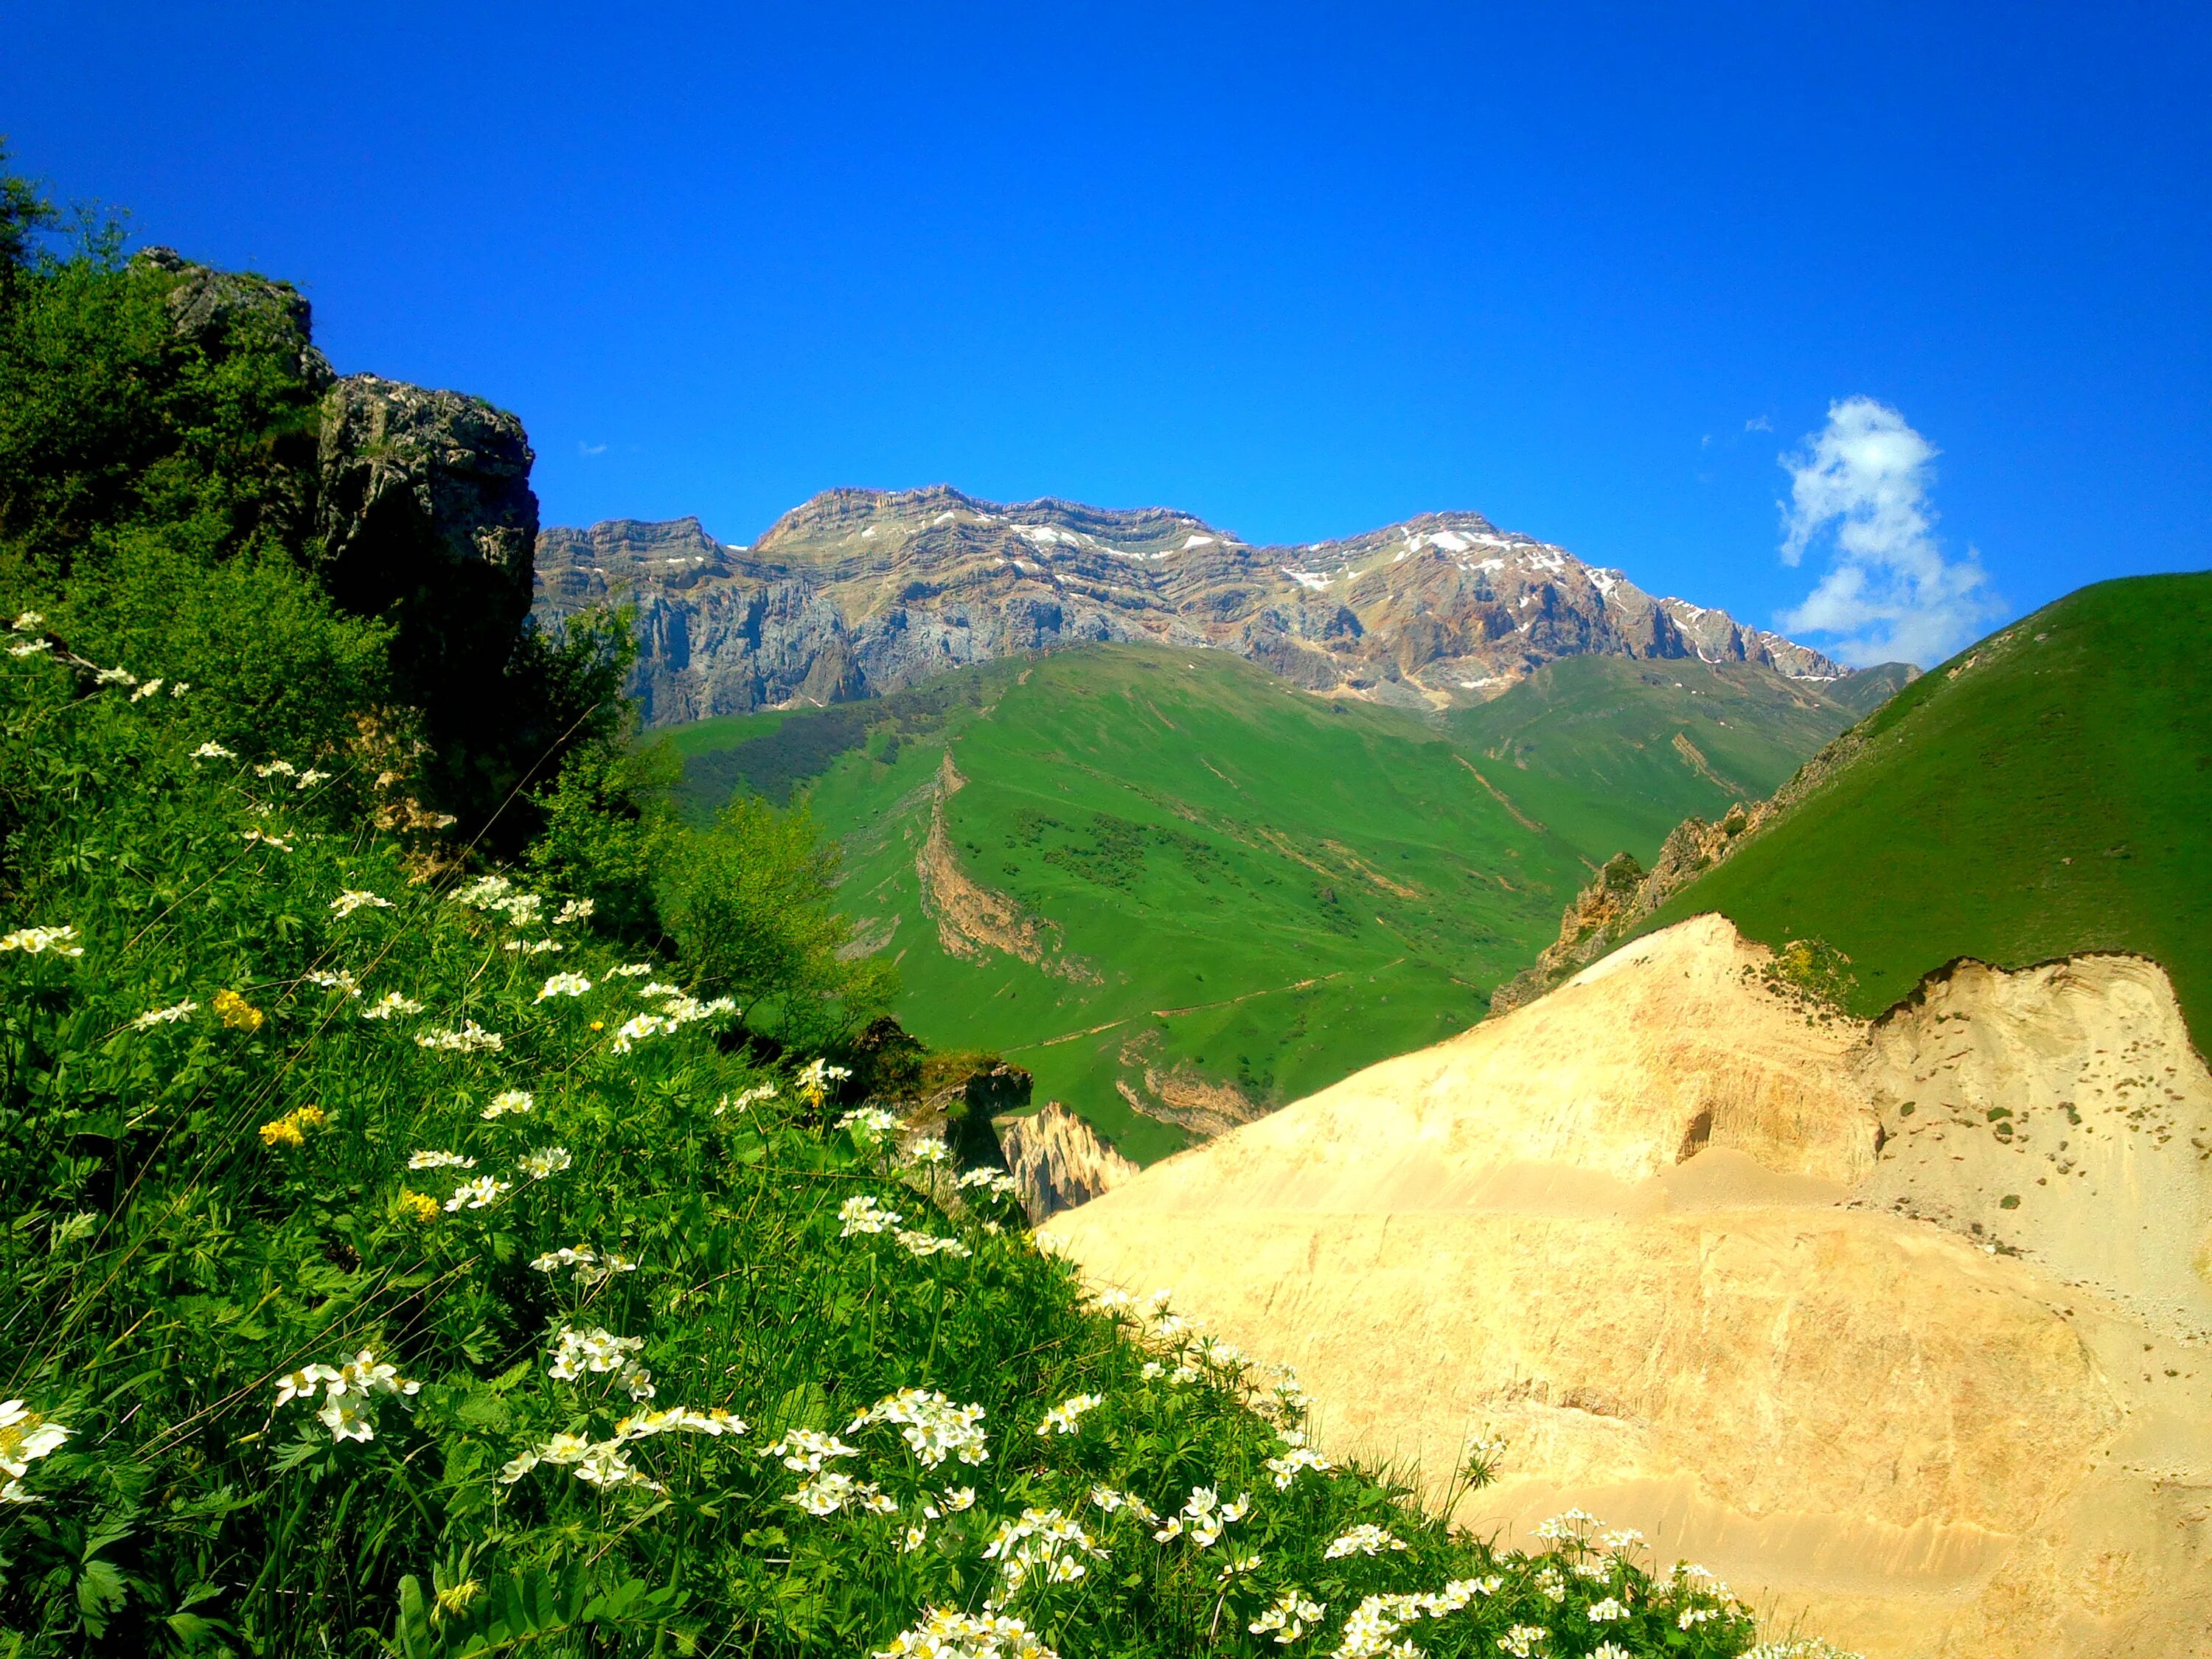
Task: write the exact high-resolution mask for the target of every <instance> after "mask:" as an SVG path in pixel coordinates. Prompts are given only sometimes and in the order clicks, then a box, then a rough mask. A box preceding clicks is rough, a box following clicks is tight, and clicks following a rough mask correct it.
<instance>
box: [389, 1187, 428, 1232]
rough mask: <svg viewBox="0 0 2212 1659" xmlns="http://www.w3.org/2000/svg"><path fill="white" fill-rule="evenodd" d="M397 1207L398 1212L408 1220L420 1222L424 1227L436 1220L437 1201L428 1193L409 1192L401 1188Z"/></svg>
mask: <svg viewBox="0 0 2212 1659" xmlns="http://www.w3.org/2000/svg"><path fill="white" fill-rule="evenodd" d="M398 1207H399V1212H400V1213H401V1214H402V1215H404V1216H405V1217H407V1218H409V1219H410V1220H411V1221H420V1222H422V1223H424V1224H425V1225H428V1223H430V1222H433V1221H435V1220H436V1219H437V1218H438V1200H436V1199H435V1198H433V1197H431V1196H430V1194H428V1193H417V1192H410V1191H409V1190H408V1189H407V1188H404V1187H402V1188H400V1189H399V1203H398Z"/></svg>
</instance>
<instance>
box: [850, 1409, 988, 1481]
mask: <svg viewBox="0 0 2212 1659" xmlns="http://www.w3.org/2000/svg"><path fill="white" fill-rule="evenodd" d="M872 1423H889V1424H891V1425H895V1426H896V1428H897V1429H898V1431H899V1435H900V1437H901V1438H902V1439H903V1440H904V1441H905V1442H906V1443H907V1445H908V1447H909V1448H910V1449H912V1450H913V1452H914V1455H915V1458H916V1459H917V1460H919V1461H920V1462H921V1466H922V1467H923V1468H929V1469H933V1468H937V1467H938V1466H939V1464H941V1463H943V1462H945V1459H946V1458H948V1457H954V1456H957V1457H958V1458H959V1460H960V1461H961V1462H963V1463H968V1464H980V1463H987V1462H990V1459H991V1454H990V1452H989V1451H988V1450H987V1449H986V1445H985V1442H986V1441H987V1438H988V1436H987V1434H986V1432H985V1431H984V1428H983V1408H982V1407H981V1406H960V1405H955V1404H954V1403H953V1402H952V1401H951V1400H948V1399H947V1398H946V1397H945V1395H941V1394H936V1393H933V1392H932V1391H931V1390H929V1389H900V1390H899V1391H898V1392H897V1393H896V1394H893V1395H885V1396H884V1398H883V1399H881V1400H878V1401H876V1403H875V1404H874V1405H872V1406H871V1407H868V1409H867V1410H866V1411H864V1412H862V1413H860V1415H859V1416H858V1417H855V1418H854V1419H853V1420H852V1421H851V1422H850V1423H848V1424H847V1425H845V1432H846V1433H848V1434H857V1433H858V1432H859V1431H860V1430H862V1429H864V1428H866V1427H867V1426H868V1425H870V1424H872Z"/></svg>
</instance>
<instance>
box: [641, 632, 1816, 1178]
mask: <svg viewBox="0 0 2212 1659" xmlns="http://www.w3.org/2000/svg"><path fill="white" fill-rule="evenodd" d="M1692 691H1694V692H1695V693H1696V696H1695V697H1694V699H1693V698H1692V696H1691V693H1692ZM1850 719H1851V715H1850V713H1849V712H1848V711H1846V710H1844V709H1843V708H1839V707H1838V706H1837V705H1836V704H1835V703H1834V702H1832V701H1830V700H1828V699H1827V698H1826V697H1825V696H1823V695H1822V693H1821V691H1820V690H1819V689H1817V688H1807V687H1800V686H1795V685H1792V684H1790V683H1789V682H1786V681H1784V680H1781V679H1779V678H1777V677H1776V676H1774V675H1772V674H1771V673H1767V672H1766V671H1764V670H1759V669H1755V668H1743V667H1741V666H1735V667H1728V668H1715V667H1709V666H1707V665H1703V664H1691V665H1670V667H1669V668H1668V669H1667V670H1665V671H1662V670H1660V669H1657V668H1655V667H1653V666H1651V665H1639V664H1635V663H1627V662H1615V661H1613V660H1611V659H1577V660H1574V661H1571V662H1566V663H1560V664H1555V665H1553V666H1552V667H1550V668H1547V669H1546V670H1545V671H1543V672H1542V673H1541V674H1539V675H1538V676H1537V677H1536V678H1535V679H1534V680H1533V681H1532V682H1531V683H1530V684H1529V685H1528V686H1527V687H1523V688H1521V689H1519V690H1516V692H1514V693H1513V694H1510V696H1507V697H1505V698H1501V699H1500V700H1499V701H1498V702H1497V703H1494V704H1492V705H1491V706H1490V707H1489V708H1486V709H1478V710H1473V711H1468V713H1467V714H1462V715H1459V716H1455V717H1454V719H1453V720H1451V721H1450V722H1449V723H1446V722H1439V721H1435V720H1425V719H1423V718H1420V717H1419V716H1417V715H1413V714H1406V713H1403V712H1401V711H1398V710H1393V709H1387V708H1377V707H1375V706H1373V705H1370V704H1366V703H1362V702H1351V701H1343V700H1330V699H1324V698H1317V697H1314V696H1309V695H1306V694H1305V693H1303V692H1300V691H1298V690H1295V689H1294V688H1292V687H1291V686H1289V685H1287V684H1285V683H1284V682H1283V681H1281V680H1279V679H1278V678H1274V677H1273V676H1271V675H1269V674H1267V673H1266V672H1264V671H1261V670H1260V669H1258V668H1255V666H1253V665H1251V664H1249V663H1246V662H1244V661H1243V660H1241V659H1236V658H1232V657H1230V656H1227V655H1225V654H1224V653H1212V652H1205V653H1193V652H1183V651H1171V650H1162V649H1157V648H1152V647H1122V646H1117V647H1098V648H1092V649H1085V650H1080V651H1072V652H1063V653H1054V655H1052V656H1049V657H1048V658H1045V659H1041V660H1038V661H1036V662H1034V663H1030V664H1026V665H1024V664H1020V663H1012V662H1007V663H997V664H990V665H983V666H981V667H979V668H975V669H969V670H963V671H960V672H958V673H956V674H952V675H949V676H946V677H945V678H943V679H941V680H938V681H935V682H933V683H931V684H928V685H926V686H922V687H918V688H916V689H915V690H912V691H907V692H902V693H899V694H897V695H896V696H891V697H887V698H884V699H882V700H880V701H878V702H866V703H853V704H843V705H839V706H836V707H834V708H825V709H816V710H808V711H804V712H800V713H793V714H773V715H762V716H750V717H744V718H741V719H726V720H717V721H712V722H702V723H700V724H699V725H698V726H688V727H681V728H678V729H677V731H676V732H675V733H674V734H673V735H674V737H675V738H676V741H677V743H678V746H679V748H680V749H681V750H682V751H683V752H684V755H685V762H684V766H685V772H684V780H685V781H684V804H685V806H686V810H687V811H690V812H693V813H694V814H696V815H701V816H703V815H705V814H708V813H711V812H712V811H713V810H714V807H715V806H717V805H719V804H720V802H721V801H722V800H723V799H726V798H727V797H728V796H729V795H730V794H731V793H732V792H734V791H737V790H741V789H749V790H752V791H757V792H758V793H764V794H767V795H768V796H769V798H770V799H779V800H780V799H785V798H786V797H787V796H788V795H789V793H791V792H792V791H793V788H795V787H804V788H805V790H806V791H807V792H808V799H810V801H811V805H812V808H813V811H814V812H815V814H816V815H817V817H818V818H819V819H820V821H821V822H822V823H823V827H824V829H827V830H828V831H829V833H830V834H831V835H833V836H837V837H838V838H840V839H841V840H842V842H843V845H844V848H845V854H846V859H847V867H848V876H847V879H846V882H845V884H844V887H843V890H842V896H843V901H844V902H845V904H846V905H847V907H848V909H850V911H851V912H852V914H853V915H854V917H855V918H856V919H858V920H859V921H860V922H861V924H862V928H863V937H864V938H866V939H867V940H868V941H869V942H870V943H872V944H873V945H877V946H878V947H879V948H881V949H883V950H884V951H887V952H888V953H890V954H891V955H892V956H894V957H896V960H897V962H898V964H899V969H900V972H901V974H902V976H903V979H904V981H905V987H906V988H905V993H904V996H903V998H902V1001H901V1003H900V1005H899V1013H900V1018H902V1020H903V1021H905V1022H906V1023H907V1024H908V1025H909V1026H910V1027H911V1028H912V1029H913V1030H915V1032H916V1033H917V1034H918V1035H919V1036H922V1037H923V1038H924V1039H925V1040H926V1041H927V1042H931V1043H933V1044H935V1045H938V1046H942V1047H975V1048H992V1049H996V1050H998V1051H1000V1052H1001V1053H1004V1054H1007V1055H1008V1056H1009V1057H1010V1058H1012V1059H1014V1060H1018V1062H1019V1063H1020V1064H1021V1065H1023V1066H1027V1067H1029V1068H1030V1070H1032V1071H1033V1072H1034V1073H1036V1079H1037V1097H1038V1098H1039V1099H1040V1100H1042V1099H1047V1098H1054V1099H1060V1100H1062V1101H1064V1102H1066V1103H1067V1104H1068V1105H1069V1106H1071V1107H1073V1108H1074V1109H1076V1110H1078V1111H1079V1112H1081V1113H1082V1114H1083V1115H1085V1116H1086V1117H1087V1118H1089V1119H1091V1121H1093V1122H1094V1123H1096V1124H1097V1125H1098V1126H1099V1127H1101V1128H1102V1129H1103V1130H1105V1131H1106V1132H1107V1133H1109V1135H1111V1136H1112V1137H1113V1138H1114V1139H1115V1141H1116V1143H1117V1144H1118V1145H1119V1146H1121V1148H1122V1150H1123V1151H1125V1152H1127V1153H1128V1154H1129V1155H1130V1156H1132V1157H1134V1158H1139V1159H1140V1160H1149V1159H1151V1158H1157V1157H1158V1156H1161V1155H1164V1153H1166V1152H1170V1151H1173V1150H1174V1149H1175V1148H1176V1147H1177V1146H1181V1145H1182V1144H1183V1142H1184V1141H1185V1139H1187V1132H1188V1130H1189V1129H1190V1128H1192V1127H1209V1126H1210V1127H1218V1118H1210V1117H1208V1116H1207V1114H1208V1113H1210V1112H1218V1110H1219V1109H1222V1108H1223V1107H1224V1106H1226V1107H1227V1109H1230V1110H1231V1112H1232V1113H1233V1112H1235V1111H1238V1110H1246V1111H1249V1110H1255V1109H1263V1108H1267V1107H1272V1106H1275V1105H1279V1104H1281V1103H1284V1102H1285V1101H1287V1100H1291V1099H1295V1098H1297V1097H1298V1096H1300V1095H1302V1094H1304V1093H1307V1092H1310V1091H1312V1090H1314V1089H1317V1088H1321V1087H1323V1086H1325V1085H1328V1084H1329V1083H1331V1082H1334V1080H1336V1079H1338V1078H1340V1077H1343V1076H1345V1075H1346V1074H1348V1073H1351V1072H1352V1071H1354V1070H1357V1069H1358V1067H1359V1066H1364V1065H1366V1064H1369V1063H1370V1062H1372V1061H1374V1060H1380V1059H1383V1058H1385V1057H1387V1056H1388V1055H1390V1054H1401V1053H1404V1052H1406V1051H1407V1050H1408V1049H1411V1048H1419V1047H1420V1046H1422V1045H1423V1044H1425V1043H1428V1042H1434V1041H1436V1040H1437V1039H1438V1038H1440V1037H1443V1036H1448V1035H1449V1034H1450V1033H1452V1032H1454V1031H1456V1030H1462V1029H1463V1028H1464V1027H1466V1026H1468V1025H1469V1024H1473V1023H1474V1021H1475V1020H1476V1019H1478V1018H1480V1016H1481V1014H1482V1012H1483V1011H1484V1008H1485V1006H1486V997H1487V994H1488V992H1489V991H1490V990H1491V989H1492V987H1494V986H1496V985H1497V984H1498V982H1499V981H1502V980H1504V979H1506V978H1508V977H1510V976H1511V975H1513V974H1514V973H1516V972H1517V971H1518V970H1519V969H1521V968H1522V967H1523V966H1525V965H1526V964H1527V963H1528V962H1529V961H1530V960H1532V959H1533V958H1534V955H1535V953H1536V952H1537V951H1539V950H1540V949H1541V948H1542V946H1543V945H1546V944H1548V943H1549V942H1550V940H1551V939H1552V937H1553V934H1554V933H1556V932H1557V930H1558V926H1559V922H1558V918H1559V910H1560V908H1561V907H1562V906H1563V905H1564V904H1565V902H1566V900H1567V899H1568V898H1569V897H1570V896H1571V895H1572V894H1573V893H1574V891H1575V890H1577V888H1578V887H1579V886H1580V885H1581V884H1582V883H1583V881H1584V880H1585V879H1587V878H1588V875H1589V866H1591V865H1593V864H1594V863H1595V862H1596V861H1598V860H1602V859H1603V858H1604V857H1606V856H1607V854H1610V853H1612V852H1614V851H1618V850H1620V848H1623V847H1627V848H1631V849H1632V850H1634V851H1636V852H1638V854H1640V855H1643V856H1647V857H1648V856H1649V855H1650V853H1651V852H1652V851H1653V850H1654V849H1656V847H1657V845H1658V843H1659V841H1660V840H1661V838H1662V837H1663V836H1664V835H1665V833H1666V831H1667V830H1668V829H1670V828H1672V827H1673V825H1674V823H1675V822H1676V821H1677V820H1678V819H1679V818H1680V817H1681V816H1682V815H1683V814H1684V813H1685V812H1687V811H1714V812H1717V811H1719V810H1720V809H1722V808H1723V807H1725V806H1726V805H1728V803H1729V802H1730V801H1732V800H1735V799H1744V798H1747V797H1752V796H1757V795H1760V794H1764V793H1767V792H1769V791H1771V789H1772V788H1774V787H1775V786H1776V785H1778V783H1780V782H1781V781H1783V780H1784V778H1786V777H1787V776H1788V775H1790V773H1791V772H1792V771H1794V770H1795V769H1796V767H1797V766H1798V765H1799V763H1801V762H1802V760H1803V759H1804V758H1805V757H1807V756H1808V755H1809V754H1811V753H1812V752H1813V751H1814V750H1816V749H1817V748H1819V747H1820V744H1823V743H1825V742H1826V740H1827V739H1828V738H1831V737H1832V736H1834V735H1835V733H1836V732H1839V731H1840V730H1842V729H1843V727H1844V726H1846V725H1847V724H1848V723H1849V722H1850ZM1678 733H1680V734H1681V735H1682V737H1683V738H1684V743H1685V744H1686V745H1687V749H1688V752H1687V753H1686V752H1685V750H1684V747H1683V746H1681V745H1677V744H1675V742H1674V738H1675V737H1676V735H1677V734H1678ZM948 749H949V750H950V752H951V756H952V758H953V769H954V772H955V773H956V774H957V778H958V779H959V780H960V781H959V783H958V786H957V787H951V788H949V789H948V788H947V787H946V786H947V784H948V783H949V782H950V781H951V780H950V779H948V778H947V777H945V775H942V773H941V770H940V769H941V767H942V765H943V762H944V759H945V755H946V753H947V751H948ZM939 811H941V812H942V814H943V823H944V836H943V842H942V846H941V848H940V850H939V854H938V855H937V857H938V860H939V865H938V867H939V868H940V869H942V868H943V866H944V864H945V861H946V860H949V861H950V863H951V866H954V868H955V870H956V871H957V875H952V876H951V877H949V878H951V879H954V880H955V881H956V883H957V879H958V878H965V880H967V881H969V882H972V883H974V884H975V885H976V886H977V887H979V888H981V889H983V890H987V892H988V893H990V894H995V895H999V896H1002V897H1003V900H1004V901H1005V903H1006V914H1007V915H1015V916H1017V917H1018V921H1016V923H1015V931H1016V932H1019V931H1020V929H1021V927H1024V926H1027V927H1029V928H1030V930H1031V935H1030V938H1029V939H1028V942H1027V944H1026V945H1023V944H1021V943H1020V942H1017V944H1016V946H1015V949H1014V950H1009V949H1006V948H1000V947H994V946H993V945H990V944H989V943H984V944H982V945H976V944H974V943H972V942H970V943H968V944H965V945H963V942H962V939H961V937H960V935H959V933H958V930H957V927H956V928H955V929H954V931H953V945H954V948H951V949H948V948H947V945H946V943H945V930H944V929H943V928H941V927H940V926H939V921H938V920H937V919H936V917H935V913H936V912H937V911H938V910H941V909H942V908H943V907H942V905H941V904H939V903H938V902H937V901H936V899H935V898H934V897H933V898H932V899H931V901H930V906H929V907H928V908H926V907H925V903H924V885H925V884H924V878H923V876H922V874H921V869H920V868H919V867H918V866H919V865H920V864H921V863H922V862H927V860H926V859H925V857H924V855H925V854H926V853H927V851H928V846H929V842H930V837H931V830H932V825H933V818H934V815H935V814H937V813H938V812H939ZM945 878H948V877H945V876H940V877H939V879H940V880H942V879H945ZM986 902H987V901H986ZM1024 948H1025V949H1026V950H1027V952H1028V954H1029V955H1030V956H1031V957H1035V958H1036V959H1035V960H1024V959H1023V958H1022V956H1021V955H1019V954H1017V953H1016V951H1019V950H1022V949H1024ZM1214 1089H1227V1090H1231V1091H1234V1094H1233V1095H1230V1096H1226V1097H1224V1096H1220V1095H1209V1094H1208V1092H1207V1091H1209V1090H1214Z"/></svg>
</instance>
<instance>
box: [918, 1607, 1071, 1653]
mask: <svg viewBox="0 0 2212 1659" xmlns="http://www.w3.org/2000/svg"><path fill="white" fill-rule="evenodd" d="M874 1659H1060V1656H1059V1655H1058V1654H1056V1653H1054V1651H1053V1650H1051V1649H1050V1648H1048V1647H1047V1646H1045V1644H1043V1643H1042V1642H1040V1641H1039V1640H1037V1638H1036V1637H1035V1636H1034V1635H1032V1634H1031V1633H1030V1627H1029V1626H1027V1625H1024V1623H1023V1622H1022V1621H1021V1620H1018V1619H1010V1618H1006V1617H1004V1616H1002V1615H1000V1614H997V1613H961V1612H957V1611H956V1610H955V1609H953V1608H951V1607H932V1608H931V1609H930V1610H929V1612H928V1614H927V1616H926V1617H925V1618H924V1619H923V1620H921V1623H920V1624H918V1625H916V1626H915V1627H914V1628H913V1629H912V1630H905V1631H901V1632H899V1633H898V1635H897V1636H896V1637H894V1638H892V1640H891V1644H890V1646H889V1647H887V1648H878V1649H877V1650H876V1651H875V1655H874Z"/></svg>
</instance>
